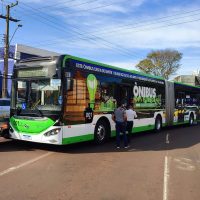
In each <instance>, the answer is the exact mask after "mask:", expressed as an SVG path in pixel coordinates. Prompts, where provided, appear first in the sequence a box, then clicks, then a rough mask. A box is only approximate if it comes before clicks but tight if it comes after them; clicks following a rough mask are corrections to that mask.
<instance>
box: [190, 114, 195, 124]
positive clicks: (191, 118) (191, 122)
mask: <svg viewBox="0 0 200 200" xmlns="http://www.w3.org/2000/svg"><path fill="white" fill-rule="evenodd" d="M189 125H190V126H192V125H194V114H193V113H191V114H190V118H189Z"/></svg>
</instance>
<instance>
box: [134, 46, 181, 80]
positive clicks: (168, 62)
mask: <svg viewBox="0 0 200 200" xmlns="http://www.w3.org/2000/svg"><path fill="white" fill-rule="evenodd" d="M181 58H182V53H180V52H178V51H176V50H171V49H165V50H158V51H152V52H150V53H149V54H148V55H147V58H145V59H144V60H142V61H140V62H139V63H138V64H137V65H136V68H138V69H139V70H141V71H142V72H145V73H148V74H153V75H156V76H162V77H163V78H165V79H169V76H170V75H173V74H174V73H175V72H176V71H177V70H178V69H179V67H180V66H181V65H180V60H181Z"/></svg>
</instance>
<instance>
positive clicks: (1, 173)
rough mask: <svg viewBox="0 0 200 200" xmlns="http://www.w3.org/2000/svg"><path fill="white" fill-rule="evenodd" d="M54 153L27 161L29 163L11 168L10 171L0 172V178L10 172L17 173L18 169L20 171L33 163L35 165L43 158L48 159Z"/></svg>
mask: <svg viewBox="0 0 200 200" xmlns="http://www.w3.org/2000/svg"><path fill="white" fill-rule="evenodd" d="M53 153H54V152H48V153H45V154H43V155H42V156H39V157H37V158H34V159H32V160H29V161H27V162H24V163H22V164H20V165H17V166H14V167H10V168H8V169H6V170H4V171H2V172H0V176H3V175H5V174H8V173H10V172H13V171H15V170H16V169H19V168H22V167H25V166H27V165H30V164H32V163H34V162H36V161H38V160H40V159H42V158H45V157H47V156H49V155H51V154H53Z"/></svg>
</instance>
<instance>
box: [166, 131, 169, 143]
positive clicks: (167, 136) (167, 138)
mask: <svg viewBox="0 0 200 200" xmlns="http://www.w3.org/2000/svg"><path fill="white" fill-rule="evenodd" d="M166 144H169V133H167V135H166Z"/></svg>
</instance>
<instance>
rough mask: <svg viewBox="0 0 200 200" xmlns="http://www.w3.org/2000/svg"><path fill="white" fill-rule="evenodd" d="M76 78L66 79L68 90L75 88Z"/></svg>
mask: <svg viewBox="0 0 200 200" xmlns="http://www.w3.org/2000/svg"><path fill="white" fill-rule="evenodd" d="M73 85H74V80H73V79H72V78H67V79H66V89H67V91H71V90H73Z"/></svg>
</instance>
